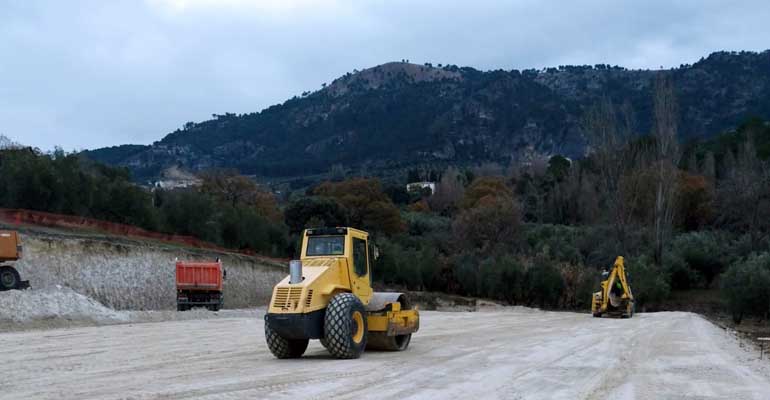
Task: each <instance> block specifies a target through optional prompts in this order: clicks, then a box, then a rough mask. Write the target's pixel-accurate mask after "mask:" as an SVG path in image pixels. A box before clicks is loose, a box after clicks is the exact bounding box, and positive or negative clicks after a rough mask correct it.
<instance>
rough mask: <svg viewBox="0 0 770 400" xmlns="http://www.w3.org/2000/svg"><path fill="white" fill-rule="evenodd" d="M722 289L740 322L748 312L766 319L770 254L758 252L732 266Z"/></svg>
mask: <svg viewBox="0 0 770 400" xmlns="http://www.w3.org/2000/svg"><path fill="white" fill-rule="evenodd" d="M721 291H722V296H723V297H724V299H725V300H726V301H727V308H728V311H729V312H730V313H731V314H732V317H733V321H734V322H735V323H736V324H739V323H741V320H742V319H743V317H744V316H745V315H757V316H761V317H765V318H766V317H767V315H768V312H770V309H769V307H770V254H768V253H763V254H760V255H754V256H751V257H749V259H748V260H746V261H744V262H740V263H737V264H734V265H732V266H730V268H729V269H728V270H727V272H726V273H725V274H724V277H723V278H722V287H721Z"/></svg>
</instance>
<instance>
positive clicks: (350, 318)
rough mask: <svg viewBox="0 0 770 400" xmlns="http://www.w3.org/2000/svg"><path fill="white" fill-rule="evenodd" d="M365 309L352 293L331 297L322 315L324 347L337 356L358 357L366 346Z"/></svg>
mask: <svg viewBox="0 0 770 400" xmlns="http://www.w3.org/2000/svg"><path fill="white" fill-rule="evenodd" d="M366 340H367V325H366V310H364V305H363V304H361V300H359V299H358V297H356V296H355V295H353V294H352V293H340V294H338V295H336V296H334V297H333V298H332V300H331V301H330V302H329V306H328V307H327V308H326V316H325V317H324V341H325V342H326V346H325V347H326V349H327V350H329V353H331V354H332V355H333V356H334V357H337V358H358V357H360V356H361V353H363V352H364V349H365V348H366Z"/></svg>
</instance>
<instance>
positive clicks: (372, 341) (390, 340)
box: [366, 332, 412, 351]
mask: <svg viewBox="0 0 770 400" xmlns="http://www.w3.org/2000/svg"><path fill="white" fill-rule="evenodd" d="M411 340H412V334H411V333H410V334H407V335H396V336H388V335H387V334H385V333H384V332H369V335H368V337H367V338H366V349H367V350H384V351H403V350H406V348H407V347H409V342H410V341H411Z"/></svg>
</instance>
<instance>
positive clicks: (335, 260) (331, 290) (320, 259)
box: [268, 228, 373, 314]
mask: <svg viewBox="0 0 770 400" xmlns="http://www.w3.org/2000/svg"><path fill="white" fill-rule="evenodd" d="M346 229H347V234H346V235H345V252H344V254H342V255H335V256H307V255H306V254H307V242H308V241H307V231H304V232H303V233H302V238H303V239H302V250H301V251H302V255H301V257H300V260H301V261H302V277H303V280H302V282H300V283H296V284H291V283H289V277H288V276H287V277H286V278H284V279H283V280H281V282H279V283H278V284H277V285H275V287H274V288H273V296H272V299H271V300H270V305H269V308H268V312H270V313H276V314H297V313H309V312H312V311H317V310H322V309H324V308H326V306H327V305H328V304H329V301H331V298H332V297H334V295H336V294H337V293H342V292H351V293H353V294H355V295H356V297H358V298H359V299H360V300H361V303H363V305H364V306H366V305H367V304H369V300H371V298H372V294H373V291H372V286H371V284H370V282H371V281H370V275H371V262H370V261H371V260H369V257H370V255H369V252H368V251H367V252H366V257H367V260H366V275H362V276H358V275H357V274H356V273H355V269H354V268H353V264H352V263H353V239H361V240H364V241H365V242H366V243H367V246H368V244H369V234H368V233H366V232H364V231H361V230H358V229H354V228H346ZM328 236H338V235H328Z"/></svg>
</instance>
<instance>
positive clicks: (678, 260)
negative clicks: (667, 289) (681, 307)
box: [663, 252, 705, 290]
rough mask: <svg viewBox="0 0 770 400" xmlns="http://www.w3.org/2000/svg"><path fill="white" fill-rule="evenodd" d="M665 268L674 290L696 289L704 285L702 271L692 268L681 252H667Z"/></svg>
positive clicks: (664, 261) (664, 257) (664, 259)
mask: <svg viewBox="0 0 770 400" xmlns="http://www.w3.org/2000/svg"><path fill="white" fill-rule="evenodd" d="M663 270H664V271H665V272H666V274H667V275H668V276H669V277H670V279H671V289H672V290H688V289H696V288H699V287H702V286H703V285H704V281H705V280H704V278H703V276H702V275H701V273H700V272H698V271H696V270H695V269H693V268H691V267H690V265H689V264H688V263H687V261H686V260H685V259H684V257H682V256H681V255H679V254H676V253H673V252H669V253H666V254H665V255H664V256H663Z"/></svg>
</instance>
